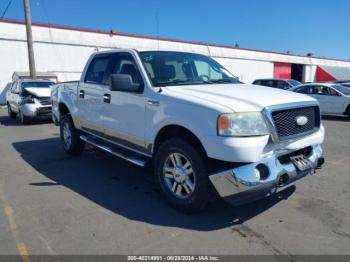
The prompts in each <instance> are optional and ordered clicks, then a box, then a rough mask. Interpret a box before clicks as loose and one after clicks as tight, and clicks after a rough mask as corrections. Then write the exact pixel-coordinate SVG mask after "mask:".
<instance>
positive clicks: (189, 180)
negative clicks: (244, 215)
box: [51, 49, 324, 212]
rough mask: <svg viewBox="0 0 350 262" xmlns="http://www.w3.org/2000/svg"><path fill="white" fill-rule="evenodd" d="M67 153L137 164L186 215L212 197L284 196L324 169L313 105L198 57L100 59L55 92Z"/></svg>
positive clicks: (114, 55) (119, 54) (129, 53)
mask: <svg viewBox="0 0 350 262" xmlns="http://www.w3.org/2000/svg"><path fill="white" fill-rule="evenodd" d="M51 95H52V110H53V120H54V122H55V123H56V124H57V125H60V130H61V140H62V143H63V147H64V149H65V151H67V152H68V153H71V154H80V153H82V151H83V149H84V145H85V142H87V143H89V144H92V145H94V146H97V147H99V148H101V149H103V150H105V151H108V152H110V153H112V154H114V155H116V156H118V157H121V158H123V159H125V160H127V161H130V162H132V163H134V164H136V165H139V166H146V165H147V164H152V166H153V169H154V172H155V175H156V177H157V180H158V182H159V185H160V189H161V192H162V193H163V194H164V197H165V198H166V199H167V200H168V201H169V203H170V204H172V205H173V206H175V207H176V208H179V209H181V210H184V211H186V212H194V211H198V210H201V209H203V208H204V207H205V205H206V204H207V203H208V201H209V200H210V198H211V196H212V195H217V193H218V194H219V195H220V196H221V197H222V198H224V199H225V200H227V201H229V202H231V203H233V204H242V203H246V202H250V201H253V200H256V199H258V198H262V197H265V196H268V195H271V194H273V193H275V192H278V191H281V190H283V189H285V188H286V187H289V186H290V185H293V184H294V183H295V182H296V181H297V180H299V179H301V178H303V177H305V176H306V175H308V174H314V173H315V170H316V169H317V168H319V167H320V166H321V165H322V164H323V163H324V158H323V156H322V155H323V152H322V148H321V143H322V142H323V139H324V128H323V126H322V124H321V118H320V110H319V104H318V102H317V101H316V100H314V99H313V98H311V97H308V96H306V95H302V94H298V93H293V92H288V91H283V90H277V89H271V88H268V87H263V86H255V85H246V84H242V83H240V82H239V81H238V80H237V79H236V78H235V77H234V76H233V75H232V74H230V73H229V72H228V71H227V70H226V69H225V68H223V67H222V66H221V65H220V64H218V63H217V62H216V61H215V60H213V59H211V58H209V57H207V56H204V55H200V54H193V53H185V52H172V51H143V52H142V51H136V50H133V49H118V50H112V51H104V52H97V53H94V54H93V55H91V57H90V59H89V60H88V62H87V64H86V66H85V69H84V71H83V74H82V76H81V79H80V81H76V82H66V83H60V84H57V85H55V86H53V87H52V89H51Z"/></svg>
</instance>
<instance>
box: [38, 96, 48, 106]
mask: <svg viewBox="0 0 350 262" xmlns="http://www.w3.org/2000/svg"><path fill="white" fill-rule="evenodd" d="M38 100H39V102H40V104H42V105H43V106H48V105H51V98H50V97H39V98H38Z"/></svg>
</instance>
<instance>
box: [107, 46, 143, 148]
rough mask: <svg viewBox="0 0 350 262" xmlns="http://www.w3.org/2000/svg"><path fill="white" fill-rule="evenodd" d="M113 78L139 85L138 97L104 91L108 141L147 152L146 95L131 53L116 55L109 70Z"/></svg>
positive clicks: (126, 93) (108, 89)
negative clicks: (122, 76)
mask: <svg viewBox="0 0 350 262" xmlns="http://www.w3.org/2000/svg"><path fill="white" fill-rule="evenodd" d="M111 74H125V75H130V76H131V78H132V81H133V82H134V83H138V84H140V86H141V87H140V90H139V92H136V93H130V92H121V91H110V88H109V87H107V86H106V88H105V93H104V97H105V101H104V103H103V105H104V128H105V137H106V138H107V139H109V140H110V141H113V142H114V143H117V144H119V145H121V146H124V147H127V148H130V149H133V150H136V151H139V152H142V153H144V152H146V151H147V150H146V149H145V108H146V98H145V96H144V95H143V91H144V80H143V79H142V75H141V73H140V68H139V67H138V64H137V63H136V61H135V57H134V56H133V54H132V53H128V52H120V53H115V54H114V56H113V59H112V62H111V66H110V68H109V70H108V76H107V78H106V79H109V76H110V75H111Z"/></svg>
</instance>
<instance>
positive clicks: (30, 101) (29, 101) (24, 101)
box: [22, 96, 35, 105]
mask: <svg viewBox="0 0 350 262" xmlns="http://www.w3.org/2000/svg"><path fill="white" fill-rule="evenodd" d="M34 103H35V101H34V97H32V96H27V97H24V98H22V105H24V104H34Z"/></svg>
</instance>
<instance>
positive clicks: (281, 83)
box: [274, 80, 288, 89]
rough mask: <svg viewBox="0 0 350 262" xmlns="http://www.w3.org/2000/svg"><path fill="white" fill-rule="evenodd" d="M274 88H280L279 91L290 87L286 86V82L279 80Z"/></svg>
mask: <svg viewBox="0 0 350 262" xmlns="http://www.w3.org/2000/svg"><path fill="white" fill-rule="evenodd" d="M274 87H276V88H279V89H286V88H287V87H288V85H287V84H286V82H284V81H282V80H278V81H276V82H275V86H274Z"/></svg>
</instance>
